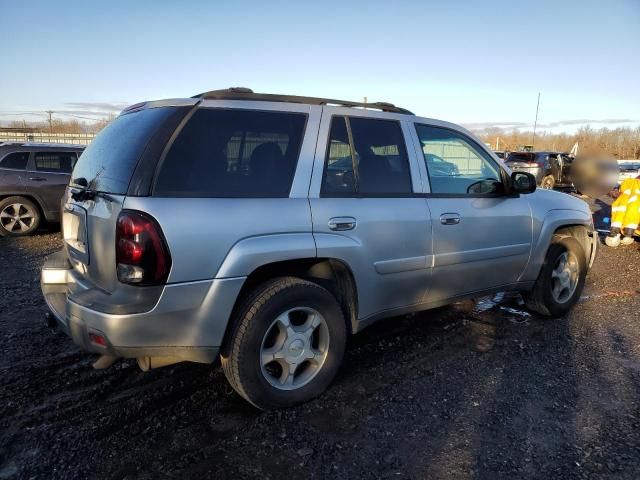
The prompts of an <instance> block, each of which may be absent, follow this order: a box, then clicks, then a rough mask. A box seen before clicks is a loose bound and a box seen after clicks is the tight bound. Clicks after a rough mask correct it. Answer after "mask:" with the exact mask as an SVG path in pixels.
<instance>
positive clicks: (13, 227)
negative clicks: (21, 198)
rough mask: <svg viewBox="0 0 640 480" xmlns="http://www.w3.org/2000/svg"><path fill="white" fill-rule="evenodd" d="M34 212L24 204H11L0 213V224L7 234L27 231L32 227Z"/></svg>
mask: <svg viewBox="0 0 640 480" xmlns="http://www.w3.org/2000/svg"><path fill="white" fill-rule="evenodd" d="M34 218H35V212H34V211H33V209H32V208H31V207H30V206H28V205H25V204H24V203H12V204H10V205H7V206H6V207H5V208H4V209H3V210H2V212H0V224H2V227H3V228H4V229H5V230H6V231H8V232H9V233H21V232H26V231H28V230H29V229H30V228H31V227H32V226H33V221H34Z"/></svg>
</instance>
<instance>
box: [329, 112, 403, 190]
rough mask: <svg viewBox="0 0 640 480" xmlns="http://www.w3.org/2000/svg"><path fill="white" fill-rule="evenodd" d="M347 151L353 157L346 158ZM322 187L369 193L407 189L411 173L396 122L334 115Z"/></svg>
mask: <svg viewBox="0 0 640 480" xmlns="http://www.w3.org/2000/svg"><path fill="white" fill-rule="evenodd" d="M345 121H346V122H348V124H346V123H345ZM348 127H350V128H351V136H352V138H353V145H351V147H353V150H351V148H350V144H349V138H348V133H347V128H348ZM351 154H352V155H353V160H352V159H351V158H349V157H350V156H351ZM353 164H355V166H356V171H355V175H354V171H353V166H352V165H353ZM322 191H323V193H353V192H357V193H358V194H372V195H375V194H383V195H384V194H404V193H411V191H412V189H411V173H410V171H409V161H408V158H407V151H406V147H405V144H404V137H403V135H402V129H401V128H400V124H399V123H398V122H395V121H392V120H377V119H369V118H354V117H349V118H347V119H345V118H344V117H334V119H333V121H332V123H331V132H330V136H329V148H328V151H327V162H326V167H325V175H324V182H323V186H322Z"/></svg>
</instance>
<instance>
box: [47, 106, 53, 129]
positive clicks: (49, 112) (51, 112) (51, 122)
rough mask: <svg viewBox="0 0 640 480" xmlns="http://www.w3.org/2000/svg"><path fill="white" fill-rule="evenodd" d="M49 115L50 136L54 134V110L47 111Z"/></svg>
mask: <svg viewBox="0 0 640 480" xmlns="http://www.w3.org/2000/svg"><path fill="white" fill-rule="evenodd" d="M46 112H47V113H48V114H49V134H52V133H53V119H52V116H53V110H47V111H46Z"/></svg>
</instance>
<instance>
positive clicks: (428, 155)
mask: <svg viewBox="0 0 640 480" xmlns="http://www.w3.org/2000/svg"><path fill="white" fill-rule="evenodd" d="M416 130H417V132H418V138H419V139H420V143H421V146H422V153H423V155H424V161H425V163H426V166H427V171H428V174H429V182H430V184H431V192H432V193H450V194H465V193H495V192H494V191H493V189H492V188H487V187H491V185H492V183H491V182H492V181H493V182H499V181H500V171H499V168H498V167H497V165H496V164H495V163H494V162H493V161H492V160H491V159H490V157H489V155H488V154H486V153H485V152H484V151H482V150H481V149H480V148H479V147H478V146H476V145H475V143H474V142H473V141H472V140H471V139H469V138H467V137H466V136H464V135H462V134H460V133H458V132H455V131H453V130H448V129H445V128H438V127H431V126H426V125H416ZM484 181H487V182H488V183H482V182H484Z"/></svg>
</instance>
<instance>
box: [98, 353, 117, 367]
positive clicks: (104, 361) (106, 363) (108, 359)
mask: <svg viewBox="0 0 640 480" xmlns="http://www.w3.org/2000/svg"><path fill="white" fill-rule="evenodd" d="M116 360H118V357H112V356H111V355H100V358H99V359H98V360H96V361H95V362H93V368H95V369H96V370H104V369H105V368H109V367H110V366H111V365H113V364H114V363H116Z"/></svg>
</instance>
